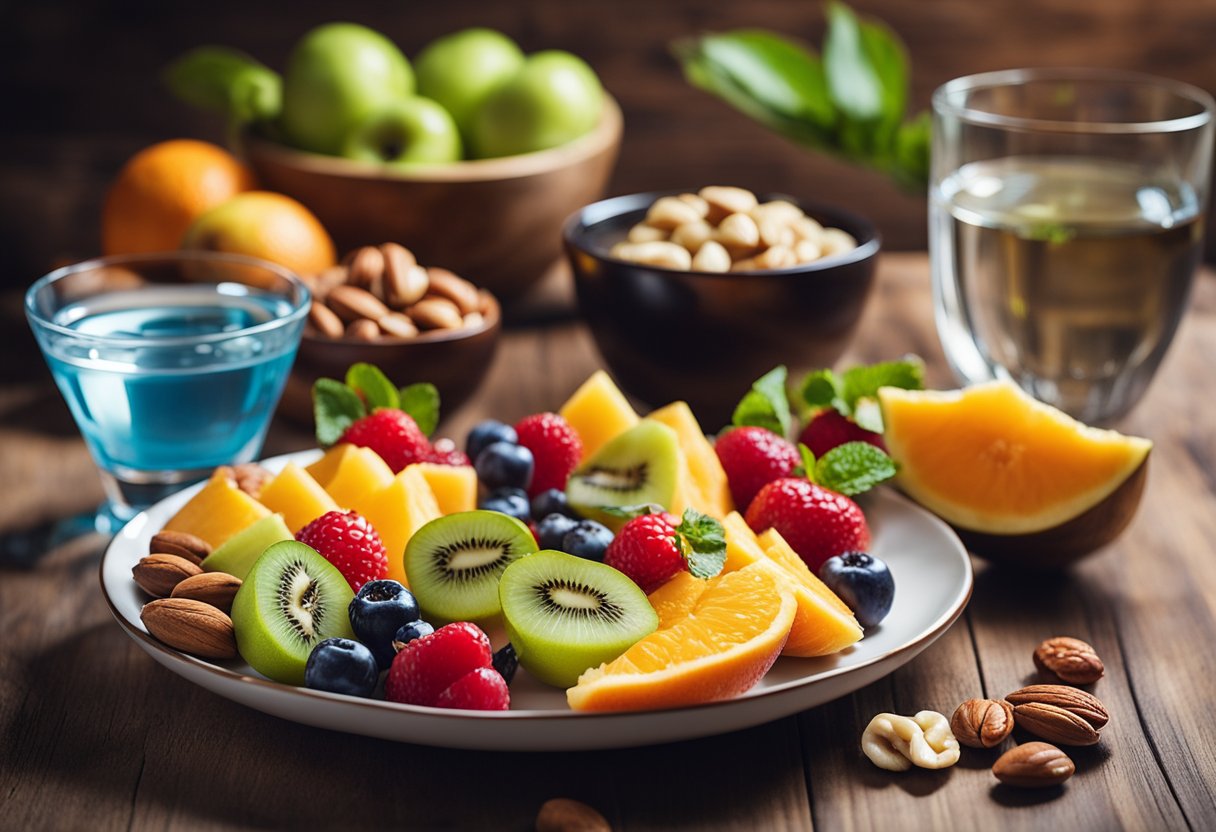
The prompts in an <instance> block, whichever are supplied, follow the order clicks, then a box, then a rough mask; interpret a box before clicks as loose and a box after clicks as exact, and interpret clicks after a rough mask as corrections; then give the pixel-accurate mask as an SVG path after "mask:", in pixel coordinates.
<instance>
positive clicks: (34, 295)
mask: <svg viewBox="0 0 1216 832" xmlns="http://www.w3.org/2000/svg"><path fill="white" fill-rule="evenodd" d="M309 302H310V297H309V292H308V288H307V287H306V286H305V285H304V283H303V282H302V281H301V280H300V279H299V278H298V277H297V276H295V275H294V274H292V273H291V272H289V271H288V270H286V269H283V268H281V267H279V266H276V265H274V264H272V263H268V262H265V261H262V260H256V259H253V258H249V257H242V256H238V255H229V254H218V253H211V252H193V251H182V252H172V253H166V254H154V255H131V256H122V257H109V258H102V259H98V260H90V261H88V262H84V263H79V264H77V265H74V266H68V267H66V268H63V269H59V270H58V271H54V272H52V273H50V274H48V275H46V276H45V277H43V278H42V279H40V280H39V281H37V282H36V283H35V284H34V285H33V286H32V287H30V289H29V291H28V292H27V293H26V298H25V311H26V316H27V318H28V319H29V322H30V325H31V327H33V330H34V334H35V336H36V337H37V339H38V344H39V346H40V347H41V348H42V353H43V355H44V356H45V357H46V361H47V364H48V365H49V366H50V369H51V374H52V375H53V376H54V378H55V383H56V384H57V385H58V386H59V390H60V392H61V393H62V394H63V397H64V399H65V401H66V402H67V404H68V407H69V408H70V409H71V412H72V415H73V417H75V419H76V424H77V426H78V427H79V428H80V432H81V433H82V434H83V435H84V439H85V443H86V444H87V445H88V448H89V451H90V453H91V454H92V456H93V459H94V461H95V462H96V463H97V466H98V468H99V469H100V470H101V476H102V482H103V485H104V487H105V492H106V496H107V499H108V504H107V505H106V506H103V508H102V510H101V511H99V513H98V516H97V518H95V527H96V528H97V529H98V530H99V531H113V530H114V529H115V528H116V525H117V523H121V522H125V521H126V520H128V519H130V518H131V517H132V516H134V515H135V514H136V513H137V512H138V511H140V510H141V509H143V508H146V507H147V506H149V505H151V504H153V503H155V502H157V501H158V500H160V499H162V498H163V497H165V496H167V495H168V494H170V493H172V492H173V491H176V490H177V489H179V488H181V487H183V486H184V485H186V484H189V483H191V482H194V481H196V480H199V479H202V478H203V477H205V476H207V475H208V474H209V473H210V472H211V471H212V470H213V469H214V468H215V467H216V466H219V465H229V464H234V463H240V462H249V461H251V460H253V459H255V458H257V456H258V454H259V452H260V451H261V448H262V441H263V440H264V439H265V437H266V431H267V428H268V427H269V426H270V418H271V415H272V414H273V412H274V408H275V405H276V404H277V403H278V400H279V396H280V395H281V394H282V392H283V386H284V384H285V382H286V381H287V376H288V374H289V373H290V371H291V365H292V362H293V361H294V360H295V354H296V349H297V347H298V346H299V343H300V334H301V332H302V330H303V326H304V320H305V318H306V316H307V314H308V307H309Z"/></svg>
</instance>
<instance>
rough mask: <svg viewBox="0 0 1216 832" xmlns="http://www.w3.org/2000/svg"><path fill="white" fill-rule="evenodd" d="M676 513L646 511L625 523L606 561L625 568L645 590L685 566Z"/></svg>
mask: <svg viewBox="0 0 1216 832" xmlns="http://www.w3.org/2000/svg"><path fill="white" fill-rule="evenodd" d="M679 523H680V518H678V517H676V516H675V515H674V514H668V513H667V512H662V513H659V514H643V515H642V516H640V517H635V518H633V519H632V520H630V521H629V522H628V523H626V524H625V526H624V528H622V529H621V530H620V531H619V532H617V535H616V537H614V538H613V539H612V542H611V543H609V544H608V548H607V549H605V550H604V563H606V564H608V565H609V566H611V567H612V568H613V569H618V570H620V571H621V572H624V573H625V575H626V576H628V577H629V579H630V580H632V581H633V582H634V583H635V584H637V585H638V586H640V587H641V588H642V590H643V591H644V592H650V591H651V590H652V589H656V588H658V587H659V585H661V584H663V583H665V582H666V581H667V579H668V578H670V577H671V576H673V575H675V574H676V573H677V572H679V571H680V570H681V569H683V568H684V556H683V555H682V554H680V549H679V547H678V545H677V539H676V526H677V525H679Z"/></svg>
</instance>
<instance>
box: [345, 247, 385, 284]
mask: <svg viewBox="0 0 1216 832" xmlns="http://www.w3.org/2000/svg"><path fill="white" fill-rule="evenodd" d="M383 273H384V252H383V251H382V250H381V249H378V248H376V247H375V246H363V247H362V248H358V249H355V253H354V255H353V256H352V257H351V259H350V275H349V276H348V277H347V278H346V281H347V282H348V283H350V284H351V285H352V286H358V287H359V288H361V289H370V288H372V285H373V284H374V283H375V282H376V281H378V280H379V279H380V276H381V275H382V274H383Z"/></svg>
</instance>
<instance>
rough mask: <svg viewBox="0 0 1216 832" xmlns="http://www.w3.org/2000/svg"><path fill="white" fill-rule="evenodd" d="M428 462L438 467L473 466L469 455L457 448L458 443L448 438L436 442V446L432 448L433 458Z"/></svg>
mask: <svg viewBox="0 0 1216 832" xmlns="http://www.w3.org/2000/svg"><path fill="white" fill-rule="evenodd" d="M427 462H434V463H436V464H438V465H472V464H473V463H472V462H470V461H469V457H468V455H467V454H466V453H465V452H464V451H462V450H460V449H459V448H457V447H456V443H455V442H453V441H452V440H451V439H448V438H447V437H446V436H445V437H443V438H441V439H436V440H435V446H434V447H433V448H431V456H430V458H429V459H427Z"/></svg>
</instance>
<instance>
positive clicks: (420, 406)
mask: <svg viewBox="0 0 1216 832" xmlns="http://www.w3.org/2000/svg"><path fill="white" fill-rule="evenodd" d="M398 397H399V399H400V401H401V403H400V405H398V406H399V407H400V408H401V409H402V410H404V411H405V412H406V413H408V414H410V416H412V417H414V421H415V422H417V423H418V427H419V428H421V429H422V432H423V433H425V434H426V435H427V436H430V435H431V434H432V433H434V432H435V428H437V427H439V391H438V390H436V389H435V385H433V384H431V383H429V382H425V381H422V382H419V383H418V384H411V385H409V386H408V387H402V388H401V390H400V391H398Z"/></svg>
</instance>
